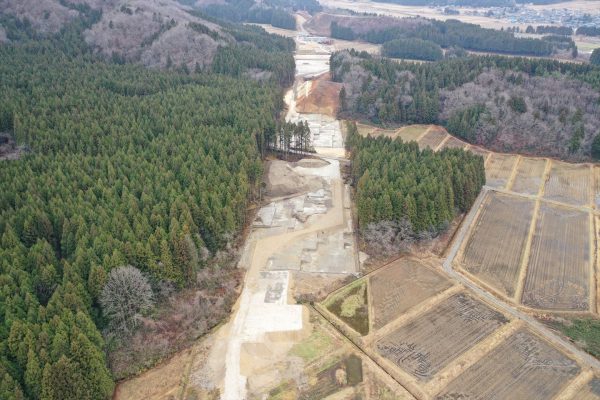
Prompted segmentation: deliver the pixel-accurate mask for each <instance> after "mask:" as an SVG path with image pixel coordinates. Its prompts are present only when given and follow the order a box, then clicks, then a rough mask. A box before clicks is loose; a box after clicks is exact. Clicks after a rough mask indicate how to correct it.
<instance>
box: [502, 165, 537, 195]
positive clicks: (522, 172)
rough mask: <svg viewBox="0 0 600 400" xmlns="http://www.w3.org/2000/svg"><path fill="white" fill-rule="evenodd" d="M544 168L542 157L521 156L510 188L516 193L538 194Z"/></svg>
mask: <svg viewBox="0 0 600 400" xmlns="http://www.w3.org/2000/svg"><path fill="white" fill-rule="evenodd" d="M545 168H546V160H545V159H543V158H531V157H521V158H520V159H519V164H517V172H516V175H515V178H514V180H513V183H512V186H511V187H510V190H512V191H513V192H517V193H525V194H534V195H535V194H538V193H539V191H540V186H541V184H542V178H543V176H544V170H545Z"/></svg>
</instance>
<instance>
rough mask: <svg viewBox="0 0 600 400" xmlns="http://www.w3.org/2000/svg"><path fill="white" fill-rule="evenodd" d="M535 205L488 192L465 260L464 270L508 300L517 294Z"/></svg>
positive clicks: (464, 253) (465, 250) (470, 239)
mask: <svg viewBox="0 0 600 400" xmlns="http://www.w3.org/2000/svg"><path fill="white" fill-rule="evenodd" d="M533 210H534V201H532V200H529V199H525V198H521V197H516V196H511V195H507V194H502V193H498V192H494V191H489V192H488V193H487V194H486V198H485V200H484V202H483V203H482V205H481V208H480V211H479V216H478V218H477V220H476V221H475V223H474V224H475V225H474V226H473V228H472V232H471V235H470V236H469V238H468V240H467V242H466V246H465V248H464V251H463V253H462V257H460V258H459V261H460V263H461V264H462V267H463V268H464V269H465V270H466V271H467V272H469V273H471V274H472V275H474V276H475V277H477V279H479V280H481V281H482V282H484V283H486V284H487V285H489V286H491V287H492V288H494V289H495V290H497V291H499V292H500V293H502V294H505V295H507V296H509V297H512V296H513V295H514V294H515V289H516V286H517V281H518V277H519V269H520V266H521V263H522V260H523V249H524V247H525V242H526V240H527V235H528V232H529V227H530V223H531V218H532V216H533Z"/></svg>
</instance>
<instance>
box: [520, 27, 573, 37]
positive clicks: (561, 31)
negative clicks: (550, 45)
mask: <svg viewBox="0 0 600 400" xmlns="http://www.w3.org/2000/svg"><path fill="white" fill-rule="evenodd" d="M525 33H537V34H539V35H546V34H552V35H565V36H571V35H572V34H573V28H570V27H568V26H554V25H539V26H537V27H536V28H535V29H534V28H533V26H531V25H529V26H528V27H527V29H526V30H525Z"/></svg>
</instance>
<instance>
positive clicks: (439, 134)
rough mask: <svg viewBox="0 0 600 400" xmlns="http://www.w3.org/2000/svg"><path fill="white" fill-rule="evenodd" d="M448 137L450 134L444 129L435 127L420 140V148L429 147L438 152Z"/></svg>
mask: <svg viewBox="0 0 600 400" xmlns="http://www.w3.org/2000/svg"><path fill="white" fill-rule="evenodd" d="M447 137H448V133H447V132H446V130H445V129H444V128H442V127H437V126H434V127H433V128H432V129H430V130H429V132H427V134H426V135H425V136H423V137H422V138H421V140H419V148H421V149H425V148H427V147H429V148H430V149H432V150H436V149H437V148H438V146H439V145H440V144H441V143H442V142H443V141H444V139H446V138H447Z"/></svg>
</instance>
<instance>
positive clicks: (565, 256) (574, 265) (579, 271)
mask: <svg viewBox="0 0 600 400" xmlns="http://www.w3.org/2000/svg"><path fill="white" fill-rule="evenodd" d="M590 223H591V218H590V215H589V213H587V212H583V211H579V210H575V209H569V208H564V207H558V206H554V205H551V204H542V205H541V207H540V210H539V215H538V218H537V224H536V227H535V232H534V235H533V240H532V244H531V257H530V258H529V264H528V266H527V277H526V280H525V289H524V292H523V299H522V301H523V304H525V305H527V306H530V307H532V308H540V309H548V310H559V311H560V310H563V311H569V310H572V311H587V310H588V309H589V307H590V301H589V293H590V289H589V286H590V268H591V263H592V254H590V248H591V246H590V238H589V232H590Z"/></svg>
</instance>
